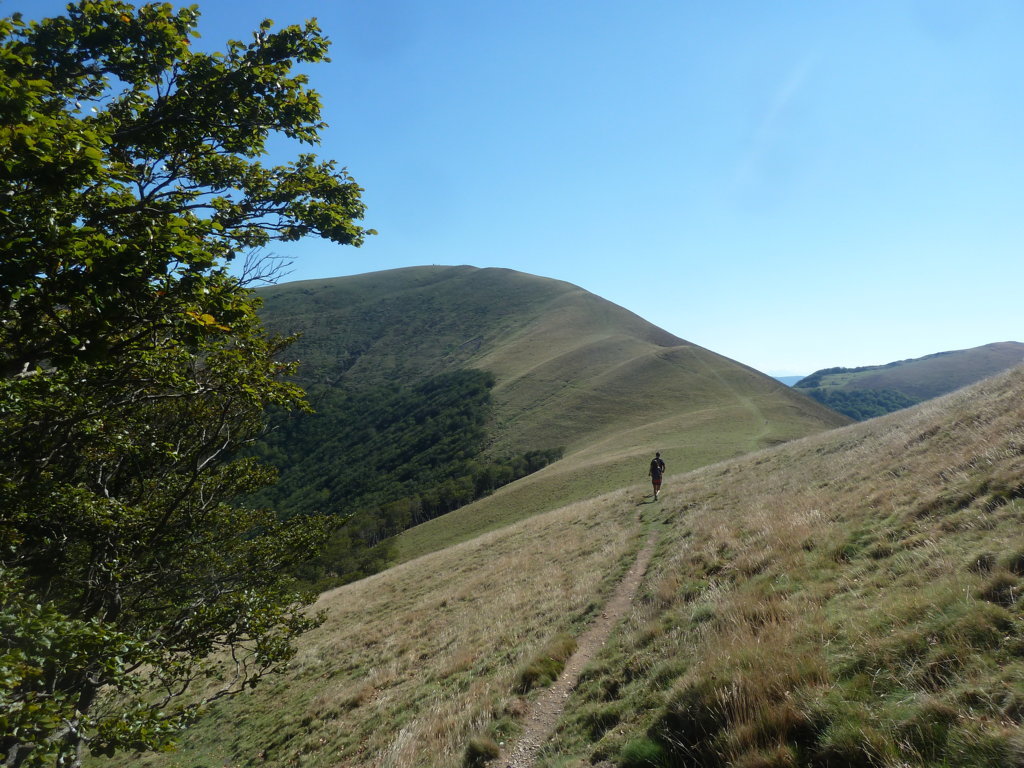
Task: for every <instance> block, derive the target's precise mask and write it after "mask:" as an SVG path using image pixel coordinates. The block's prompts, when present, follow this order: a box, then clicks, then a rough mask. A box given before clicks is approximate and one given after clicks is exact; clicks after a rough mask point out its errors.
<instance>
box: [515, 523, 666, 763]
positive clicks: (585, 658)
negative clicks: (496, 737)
mask: <svg viewBox="0 0 1024 768" xmlns="http://www.w3.org/2000/svg"><path fill="white" fill-rule="evenodd" d="M656 538H657V534H656V532H653V531H652V532H651V534H650V536H648V538H647V542H646V543H645V544H644V547H643V549H641V550H640V552H639V553H638V554H637V557H636V560H635V561H634V563H633V565H632V567H631V568H630V569H629V572H628V573H627V574H626V576H625V577H624V578H623V579H622V581H621V582H619V585H618V586H617V587H616V588H615V594H613V595H612V597H611V599H610V600H609V601H608V604H607V605H605V607H604V611H602V613H601V615H600V616H599V617H598V618H597V619H596V620H595V621H594V623H593V624H591V625H590V626H589V627H588V628H587V630H586V631H585V632H584V633H583V634H582V635H580V637H579V638H578V640H577V645H576V652H575V653H574V654H573V655H572V656H571V657H570V658H569V660H568V661H567V662H566V664H565V669H564V670H563V671H562V674H561V675H559V677H558V680H556V681H555V683H554V684H553V685H552V686H551V687H550V688H547V689H545V690H544V691H543V692H542V693H541V695H540V696H539V697H538V698H537V699H535V700H534V702H533V703H532V704H531V705H530V708H529V709H528V710H527V712H526V716H525V718H524V720H525V728H524V730H523V735H522V736H521V737H520V739H519V741H517V742H516V743H514V744H511V745H509V746H507V747H506V748H505V749H504V750H502V754H501V756H500V757H499V759H498V761H496V764H497V765H500V766H507V768H533V766H534V764H535V762H536V759H537V753H538V752H539V751H540V748H541V747H542V746H543V745H544V743H545V742H546V741H547V740H548V738H549V737H550V736H551V734H552V733H553V732H554V730H555V725H556V724H557V723H558V719H559V718H560V717H561V716H562V712H563V710H564V709H565V701H566V699H568V698H569V694H570V693H572V691H573V689H574V688H575V687H576V683H577V682H578V681H579V678H580V672H581V671H582V670H583V668H584V667H585V666H586V665H587V664H588V663H589V662H590V661H591V659H593V658H594V656H595V655H596V654H597V652H598V651H599V650H600V649H601V646H602V645H604V643H605V641H606V640H607V639H608V636H609V635H610V634H611V631H612V628H613V627H614V626H615V625H616V624H617V623H618V622H619V620H620V619H622V618H623V617H624V616H625V615H626V612H627V611H628V610H629V608H630V606H631V605H632V602H633V598H634V596H635V595H636V591H637V589H638V588H639V586H640V582H641V580H642V579H643V577H644V574H645V573H646V572H647V566H648V564H649V563H650V562H651V555H652V554H653V553H654V544H655V540H656Z"/></svg>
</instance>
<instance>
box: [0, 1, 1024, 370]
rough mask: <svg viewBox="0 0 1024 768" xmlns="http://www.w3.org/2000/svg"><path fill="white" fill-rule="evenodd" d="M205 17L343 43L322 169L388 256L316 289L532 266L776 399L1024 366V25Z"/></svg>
mask: <svg viewBox="0 0 1024 768" xmlns="http://www.w3.org/2000/svg"><path fill="white" fill-rule="evenodd" d="M62 6H63V4H62V3H59V2H51V1H50V0H17V1H16V0H3V2H2V3H0V11H2V12H4V13H9V12H12V11H14V10H22V11H24V12H25V13H26V15H27V16H29V17H39V16H42V15H51V14H52V13H54V12H56V11H59V9H60V8H61V7H62ZM199 6H200V10H201V12H202V19H201V23H200V32H201V33H202V35H203V38H202V40H201V41H200V44H201V45H202V46H203V47H208V48H211V49H217V48H220V47H221V46H222V43H223V41H224V40H225V39H227V38H229V37H234V38H238V39H248V37H249V35H250V33H251V31H252V30H253V29H255V28H256V26H257V25H258V23H259V21H260V20H261V19H262V18H265V17H268V18H272V19H274V21H275V22H277V23H278V24H287V23H293V22H297V21H301V20H303V19H305V18H308V17H313V16H315V17H317V18H318V19H319V22H320V24H321V26H322V27H323V28H324V30H325V32H326V34H327V35H328V36H329V37H330V38H331V39H332V41H333V46H332V54H331V55H332V59H333V62H332V63H331V64H326V65H320V66H318V67H314V68H312V69H311V70H310V77H311V80H312V85H313V87H315V88H316V89H317V90H318V91H320V92H321V94H322V96H323V99H324V103H325V113H324V117H325V119H326V121H327V122H328V123H329V124H330V127H329V128H328V130H327V131H326V132H325V134H324V137H323V143H322V145H321V146H320V147H319V149H318V150H317V151H318V153H319V154H320V155H321V156H323V157H329V158H334V159H336V160H338V161H339V163H340V164H342V165H345V166H347V167H348V168H349V170H350V172H351V173H352V175H353V176H354V177H355V178H356V179H357V180H358V181H359V183H360V184H361V185H362V186H363V187H364V188H365V190H366V191H365V195H364V199H365V201H366V203H367V205H368V214H367V218H366V220H365V224H366V225H367V226H370V227H373V228H375V229H377V230H378V231H379V233H380V234H379V235H378V236H376V237H374V238H372V239H371V241H370V242H368V243H367V244H366V245H365V246H363V247H362V248H361V249H353V248H343V247H340V246H334V245H331V244H329V243H324V242H319V241H314V240H310V241H304V242H302V243H297V244H282V245H278V246H275V247H274V249H273V251H274V252H275V253H277V254H279V255H281V256H284V257H287V258H292V259H294V260H295V264H294V271H293V273H292V274H291V275H290V277H289V279H296V280H298V279H309V278H320V277H330V276H335V275H346V274H357V273H361V272H370V271H376V270H382V269H391V268H395V267H403V266H413V265H420V264H472V265H475V266H480V267H488V266H496V267H507V268H511V269H516V270H520V271H523V272H529V273H532V274H537V275H542V276H545V277H552V278H557V279H560V280H566V281H569V282H571V283H574V284H576V285H579V286H581V287H583V288H585V289H586V290H588V291H591V292H593V293H596V294H598V295H600V296H603V297H605V298H607V299H609V300H611V301H613V302H615V303H617V304H620V305H622V306H624V307H626V308H628V309H630V310H632V311H633V312H636V313H637V314H639V315H641V316H642V317H644V318H646V319H648V320H650V321H651V322H653V323H655V324H657V325H659V326H661V327H663V328H665V329H666V330H668V331H671V332H672V333H675V334H676V335H678V336H681V337H683V338H685V339H688V340H689V341H692V342H694V343H697V344H700V345H702V346H704V347H707V348H709V349H712V350H714V351H716V352H719V353H721V354H723V355H726V356H728V357H731V358H733V359H735V360H738V361H740V362H743V363H746V364H748V365H751V366H753V367H755V368H758V369H759V370H762V371H764V372H766V373H770V374H773V375H782V374H806V373H810V372H812V371H814V370H816V369H818V368H823V367H828V366H834V365H845V366H857V365H870V364H876V363H886V362H890V361H892V360H897V359H903V358H910V357H918V356H921V355H925V354H930V353H933V352H938V351H943V350H949V349H962V348H967V347H973V346H977V345H980V344H986V343H989V342H995V341H1007V340H1016V341H1024V301H1022V300H1021V295H1020V294H1021V286H1022V285H1024V259H1022V258H1021V251H1022V244H1024V237H1022V236H1024V189H1022V184H1024V87H1022V86H1024V46H1021V44H1020V39H1021V37H1020V36H1021V31H1022V29H1024V4H1022V3H1020V2H1018V0H1005V1H1004V0H984V1H980V2H970V1H969V0H962V1H958V2H948V1H946V0H884V1H883V0H860V1H858V2H856V3H851V2H839V0H813V1H812V0H805V1H804V2H795V1H792V0H779V1H778V2H764V1H763V0H757V1H751V2H738V1H736V0H723V1H722V2H710V0H708V1H706V2H692V1H685V2H684V1H683V0H676V1H674V2H668V1H662V2H654V1H649V0H634V1H632V2H621V0H617V1H616V2H606V1H605V0H564V1H560V0H545V1H544V2H536V1H534V0H515V1H514V2H512V1H511V0H509V1H506V2H500V1H499V0H459V1H458V2H456V1H454V0H431V2H426V1H425V0H423V1H421V2H411V1H406V0H332V1H331V2H327V1H326V0H323V1H321V2H311V1H310V0H289V2H281V1H280V0H246V1H245V2H235V1H234V0H211V1H208V2H205V3H200V4H199Z"/></svg>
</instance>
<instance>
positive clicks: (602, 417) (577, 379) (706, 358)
mask: <svg viewBox="0 0 1024 768" xmlns="http://www.w3.org/2000/svg"><path fill="white" fill-rule="evenodd" d="M262 296H263V299H264V310H263V317H264V320H265V322H266V323H267V325H268V326H270V327H271V328H273V329H276V330H278V331H280V332H282V333H293V332H301V334H302V337H301V339H300V341H299V342H298V343H297V344H296V345H295V346H294V348H293V350H292V353H293V354H294V355H295V356H296V357H297V358H298V359H300V360H301V361H302V367H301V376H302V379H303V381H304V382H305V383H307V384H308V385H310V386H311V387H312V389H313V391H314V392H320V393H323V392H325V391H327V392H333V391H345V392H349V391H360V390H374V391H375V390H379V389H381V388H383V387H387V386H393V385H395V383H396V382H400V383H402V384H403V385H408V386H411V385H413V384H414V383H415V382H418V381H423V380H424V379H427V378H430V377H437V376H440V375H443V374H447V373H450V372H452V371H458V370H467V369H472V370H479V371H485V372H487V373H488V374H490V375H491V376H493V381H494V387H493V389H492V392H491V395H492V401H493V402H492V404H491V408H490V412H489V417H488V419H487V423H486V425H485V427H484V436H483V438H482V439H481V440H480V444H479V451H480V453H479V456H478V458H479V460H481V461H483V462H485V463H486V462H493V461H502V460H507V459H508V458H509V457H512V456H516V455H519V454H522V453H523V452H528V451H548V450H558V449H564V456H565V458H564V459H563V460H562V461H560V462H558V463H556V464H555V465H552V466H551V467H549V468H547V469H546V470H545V471H543V472H542V473H539V474H538V475H536V476H531V478H528V479H527V481H520V483H518V484H517V488H516V490H515V491H514V492H511V491H504V492H502V493H499V494H498V495H496V496H495V497H494V498H488V499H484V500H483V501H482V502H478V504H477V505H472V506H470V507H468V508H464V510H465V511H464V512H463V513H462V514H461V515H460V516H459V517H458V518H456V519H453V520H452V521H448V522H446V523H439V524H436V525H431V526H430V527H429V529H428V530H424V531H418V532H417V533H414V534H410V535H409V536H408V537H403V539H402V540H400V542H399V550H400V551H399V554H398V555H397V557H398V559H400V560H403V559H407V558H408V557H411V556H416V555H418V554H421V553H423V552H425V551H430V550H431V549H433V548H435V547H436V546H438V545H446V544H447V543H450V542H452V541H455V540H465V539H468V538H471V537H472V536H475V535H477V534H479V533H481V532H483V531H484V530H490V529H492V528H494V527H497V526H499V525H503V524H506V523H507V522H509V521H511V520H513V519H518V518H521V517H524V516H527V515H529V514H535V513H536V512H539V511H544V510H550V509H554V508H556V507H558V506H561V505H563V504H565V503H568V502H569V501H572V500H575V499H579V498H585V497H589V496H593V495H596V494H597V493H600V492H603V491H606V490H611V489H613V488H617V487H621V486H622V485H623V484H626V483H629V482H631V481H632V480H633V479H634V478H635V477H636V476H637V474H638V473H639V475H640V476H641V477H642V476H643V475H644V473H645V472H646V463H647V459H648V458H649V455H650V454H653V452H654V451H655V450H661V451H662V452H663V453H664V454H665V456H666V459H667V460H668V461H669V462H670V463H671V465H672V467H673V468H674V469H675V470H677V471H678V470H682V469H686V468H692V467H697V466H701V465H703V464H706V463H708V462H710V461H717V460H720V459H722V458H726V457H730V456H735V455H738V454H740V453H745V452H747V451H750V450H753V449H757V448H760V447H763V446H766V445H772V444H775V443H778V442H782V441H785V440H789V439H792V438H794V437H800V436H803V435H806V434H810V433H813V432H816V431H820V430H822V429H828V428H831V427H834V426H837V425H840V424H843V423H845V420H844V419H843V418H842V417H841V416H838V415H837V414H835V413H834V412H832V411H829V410H827V409H825V408H822V407H821V406H819V405H818V404H816V403H814V402H813V401H812V400H810V399H809V398H806V397H804V396H802V395H800V394H799V393H795V392H793V391H792V390H790V389H789V388H787V387H785V386H784V385H782V384H780V383H779V382H777V381H775V380H774V379H771V378H769V377H767V376H764V375H762V374H760V373H758V372H756V371H753V370H752V369H749V368H746V367H745V366H742V365H740V364H738V363H736V362H734V361H732V360H728V359H726V358H723V357H721V356H719V355H716V354H714V353H712V352H710V351H708V350H706V349H702V348H701V347H698V346H696V345H693V344H690V343H689V342H686V341H684V340H682V339H679V338H677V337H675V336H673V335H671V334H669V333H667V332H665V331H663V330H661V329H659V328H657V327H655V326H653V325H651V324H650V323H648V322H646V321H645V320H643V319H642V318H640V317H638V316H636V315H635V314H633V313H631V312H628V311H627V310H625V309H623V308H621V307H618V306H616V305H614V304H612V303H610V302H608V301H606V300H604V299H601V298H599V297H597V296H594V295H593V294H590V293H588V292H586V291H584V290H582V289H580V288H578V287H576V286H573V285H570V284H569V283H564V282H560V281H556V280H550V279H547V278H541V277H536V276H532V275H525V274H522V273H518V272H513V271H510V270H502V269H476V268H474V267H465V266H463V267H419V268H410V269H399V270H392V271H387V272H378V273H371V274H367V275H358V276H354V277H346V278H337V279H333V280H321V281H306V282H297V283H290V284H286V285H282V286H277V287H274V288H270V289H266V290H265V291H263V292H262ZM335 400H336V398H335V399H333V400H332V398H331V397H329V396H324V395H321V396H318V398H317V401H316V402H317V403H318V404H319V406H320V407H321V411H322V413H321V414H320V415H319V416H318V417H317V419H319V421H316V422H309V426H303V427H302V429H300V430H296V429H292V430H291V433H292V434H300V435H301V433H303V432H305V433H307V434H317V435H325V436H328V437H325V438H323V439H320V438H318V439H317V440H316V441H315V443H314V444H313V445H311V446H310V447H309V449H308V450H306V449H305V448H303V449H302V450H303V451H305V453H301V452H300V453H296V452H295V451H288V450H287V448H288V446H277V447H276V448H275V450H277V449H278V448H280V449H281V450H280V451H279V452H280V453H282V454H283V455H284V454H286V455H287V461H286V462H283V463H282V464H281V466H282V467H283V472H282V487H287V488H293V487H297V488H298V489H297V490H295V491H289V494H288V498H284V499H277V500H276V501H280V502H282V503H283V502H286V501H288V499H297V500H299V501H300V502H301V503H303V504H306V505H307V506H309V505H311V504H312V501H310V500H313V501H316V502H317V503H318V504H319V505H320V507H321V508H325V509H334V508H338V507H339V506H340V505H342V504H344V503H345V501H346V499H347V498H348V497H347V496H345V494H341V495H342V496H345V498H340V499H335V498H334V497H335V496H336V495H338V494H339V493H340V491H339V490H338V489H339V488H341V487H342V486H341V485H340V484H339V483H338V482H337V478H338V477H339V475H340V474H341V473H340V472H339V470H338V468H337V467H336V466H334V465H332V464H331V463H330V456H328V455H327V454H328V451H326V450H325V446H326V445H328V444H329V443H331V442H332V440H331V439H330V438H329V435H331V434H332V433H338V434H341V433H343V432H345V431H346V430H350V428H351V425H350V423H349V422H348V420H346V419H345V418H344V417H343V416H342V415H339V412H334V411H332V410H330V408H328V407H327V406H329V405H330V403H331V402H334V401H335ZM348 400H350V401H352V400H354V398H348ZM356 402H360V401H356ZM368 431H373V430H372V429H368ZM377 431H378V432H380V433H383V430H377ZM389 434H394V433H390V432H389ZM392 440H393V441H400V440H402V438H401V436H398V435H395V436H394V437H393V438H392ZM361 448H364V447H363V446H361V445H352V446H347V450H350V451H352V452H354V453H358V452H359V450H360V449H361ZM379 452H380V451H379V450H378V449H376V448H374V444H373V442H372V441H368V442H367V443H366V445H365V449H364V450H362V456H361V461H362V462H363V464H364V465H365V466H366V467H377V466H381V465H387V462H380V461H378V460H377V459H378V454H379ZM300 454H301V455H300ZM408 461H409V462H415V458H410V459H408ZM454 471H455V470H453V472H454ZM462 471H463V470H461V469H460V470H459V472H462ZM300 480H301V482H299V481H300ZM394 485H395V487H397V485H398V484H394ZM299 486H301V487H299ZM346 487H348V486H346ZM299 511H301V510H299Z"/></svg>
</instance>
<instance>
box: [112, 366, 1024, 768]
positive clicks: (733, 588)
mask: <svg viewBox="0 0 1024 768" xmlns="http://www.w3.org/2000/svg"><path fill="white" fill-rule="evenodd" d="M1022 425H1024V369H1022V368H1018V369H1016V370H1014V371H1012V372H1009V373H1007V374H1004V375H1002V376H1000V377H998V378H995V379H992V380H989V381H986V382H983V383H981V384H979V385H976V386H974V387H972V388H970V389H967V390H961V391H959V392H957V393H954V394H952V395H948V396H946V397H943V398H941V399H938V400H932V401H930V402H928V403H926V404H923V405H920V406H917V407H915V408H912V409H909V410H906V411H901V412H900V413H898V414H893V415H890V416H887V417H884V418H881V419H875V420H872V421H870V422H866V423H863V424H856V425H852V426H849V427H845V428H842V429H837V430H833V431H830V432H825V433H821V434H817V435H813V436H810V437H807V438H804V439H801V440H797V441H794V442H790V443H787V444H785V445H781V446H777V447H775V448H770V449H765V450H761V451H758V452H755V453H753V454H751V455H748V456H743V457H739V458H736V459H732V460H729V461H725V462H720V463H717V464H714V465H711V466H707V467H704V468H701V469H699V470H696V471H693V472H690V473H687V474H677V475H671V476H670V477H668V478H667V481H666V486H665V493H664V496H663V501H662V502H661V503H658V504H653V503H646V502H645V501H644V499H643V496H642V495H643V493H644V492H645V491H646V485H645V484H638V485H634V486H631V487H629V488H626V489H623V490H620V491H616V492H613V493H610V494H607V495H605V496H602V497H600V498H597V499H594V500H592V501H588V502H582V503H576V504H573V505H570V506H567V507H565V508H562V509H560V510H557V511H554V512H550V513H547V514H540V515H535V516H533V517H531V518H529V519H527V520H523V521H521V522H519V523H516V524H514V525H511V526H508V527H506V528H504V529H502V530H500V531H495V532H492V533H489V534H486V535H484V536H482V537H479V538H477V539H474V540H473V541H470V542H465V543H463V544H460V545H457V546H454V547H451V548H448V549H446V550H443V551H438V552H435V553H433V554H429V555H426V556H424V557H421V558H419V559H417V560H415V561H412V562H408V563H406V564H404V565H402V566H399V567H397V568H394V569H392V570H390V571H387V572H385V573H381V574H378V575H376V576H374V577H371V578H370V579H366V580H364V581H362V582H359V583H356V584H352V585H349V586H346V587H342V588H340V589H338V590H335V591H333V592H330V593H326V594H324V595H323V596H322V598H321V600H320V603H319V606H318V607H319V608H320V609H322V610H324V611H326V612H327V616H328V619H327V623H326V624H325V625H324V626H323V627H321V628H320V629H319V630H317V631H316V632H314V633H313V634H311V635H309V636H307V638H305V640H304V642H303V644H302V647H301V649H300V653H299V656H298V657H297V659H296V661H295V664H294V665H293V668H292V670H291V671H290V672H289V673H288V674H287V675H284V676H282V677H281V678H279V679H278V680H276V681H275V682H273V683H271V684H270V685H269V686H267V687H266V688H265V689H257V690H256V691H254V692H252V693H251V694H248V695H246V696H244V697H241V698H238V699H235V700H232V701H230V702H226V703H224V704H223V705H220V706H218V707H217V708H216V709H215V710H214V711H213V712H212V713H211V715H210V716H209V717H208V718H207V719H206V720H204V721H203V722H201V723H200V724H199V725H198V726H197V727H196V730H195V731H194V732H193V733H192V734H191V735H190V737H189V738H188V740H187V743H186V744H185V745H183V748H182V750H181V751H180V752H178V753H174V754H169V755H161V756H152V757H147V758H145V759H138V760H135V761H132V764H133V765H161V766H181V767H182V768H185V767H186V766H187V767H188V768H197V766H212V765H217V766H220V765H248V764H255V763H259V764H265V765H269V766H286V765H288V766H290V765H302V766H339V765H347V766H401V767H404V766H420V765H430V766H438V768H443V767H445V766H452V767H453V768H454V767H455V766H460V765H464V764H466V754H467V753H466V749H467V744H469V743H470V740H472V739H474V738H475V737H487V738H491V739H493V740H494V741H496V742H507V741H511V740H513V739H514V738H515V735H516V734H517V732H518V731H519V729H520V728H521V725H522V724H521V721H520V719H519V718H520V717H521V716H522V713H523V712H524V709H525V702H527V701H529V700H530V699H531V698H532V697H533V696H535V695H536V692H535V691H529V690H528V691H527V692H526V693H523V692H522V689H523V685H522V682H523V674H524V670H525V669H526V668H528V667H529V665H531V664H532V663H533V662H534V661H535V660H536V659H537V658H538V657H540V656H543V654H545V653H547V651H546V650H545V649H546V648H547V647H548V646H549V644H550V642H551V640H552V639H553V638H556V637H558V636H560V635H562V634H569V635H574V634H578V633H579V632H580V630H581V628H582V627H583V626H584V625H585V624H586V623H587V622H588V619H589V618H590V617H591V616H593V615H595V614H596V613H597V612H600V611H601V610H602V605H603V603H604V601H605V600H606V599H607V596H608V594H609V592H610V590H611V588H612V585H613V584H614V583H615V582H616V581H617V580H618V579H619V578H620V576H621V574H622V573H623V572H624V570H625V568H626V567H627V565H628V563H629V562H630V560H631V558H632V556H633V554H634V553H635V552H636V550H637V548H638V546H639V544H640V542H641V540H642V539H643V538H645V537H646V536H647V535H648V533H649V532H650V531H655V532H656V534H657V536H658V537H659V542H658V546H657V550H656V553H655V557H654V560H653V563H652V566H651V568H650V569H649V571H648V573H647V576H646V578H645V581H644V583H643V585H642V586H641V592H640V597H639V598H638V599H637V600H636V601H635V603H634V606H633V610H632V613H631V614H630V615H629V617H628V619H627V620H626V621H624V622H623V624H621V625H620V626H619V628H618V630H617V631H616V632H615V633H614V634H613V636H612V639H611V640H610V641H609V642H608V643H607V644H606V645H605V646H604V648H603V650H602V651H601V652H600V653H599V655H598V656H597V657H596V658H595V659H594V660H593V661H592V662H591V663H590V665H589V666H588V667H587V668H586V669H585V670H584V672H583V675H582V677H581V681H580V684H579V685H578V687H577V689H576V690H575V691H574V692H573V694H572V696H570V697H569V699H568V700H567V702H566V711H565V713H564V716H563V718H562V720H561V723H560V724H559V726H558V728H557V730H556V732H555V735H554V738H553V740H551V741H550V742H548V743H547V744H546V745H545V747H544V748H543V749H542V751H541V757H540V763H539V765H540V766H541V767H542V768H555V767H556V766H560V767H563V768H564V767H566V766H579V767H580V768H582V766H586V765H592V764H602V765H615V766H627V767H630V766H642V765H647V766H650V765H654V766H657V765H665V766H668V765H688V764H699V765H702V766H726V765H729V766H826V765H827V766H833V765H836V766H863V765H910V766H950V765H956V766H1010V765H1020V764H1021V762H1022V761H1024V738H1022V729H1021V725H1022V723H1024V604H1022V602H1021V601H1020V599H1019V597H1020V593H1021V589H1022V588H1024V533H1022V531H1024V527H1022V524H1024V426H1022Z"/></svg>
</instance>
